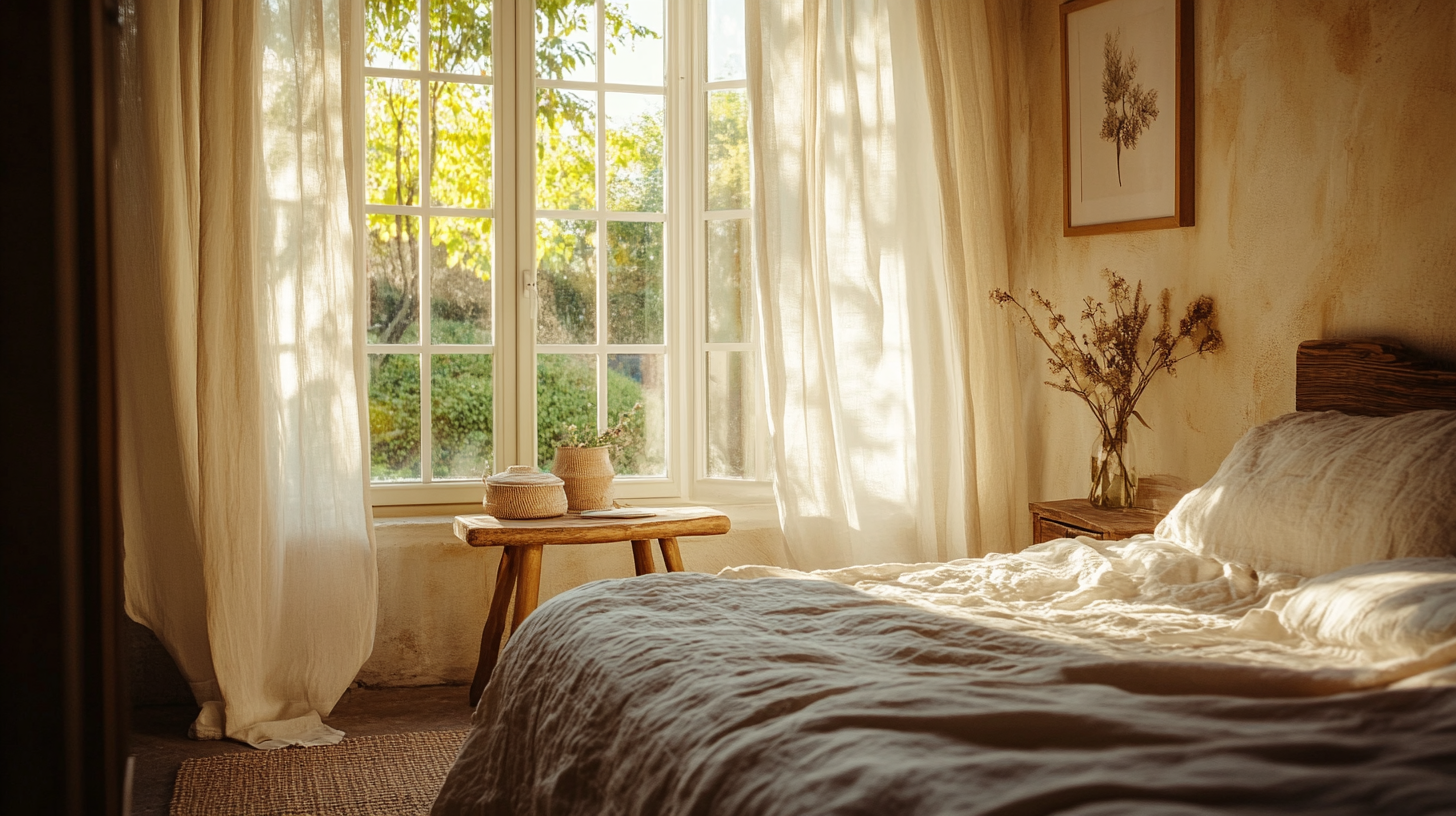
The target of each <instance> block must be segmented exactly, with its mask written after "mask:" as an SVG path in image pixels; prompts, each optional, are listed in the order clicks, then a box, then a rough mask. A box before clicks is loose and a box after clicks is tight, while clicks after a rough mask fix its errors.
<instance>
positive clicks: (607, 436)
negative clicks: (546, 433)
mask: <svg viewBox="0 0 1456 816" xmlns="http://www.w3.org/2000/svg"><path fill="white" fill-rule="evenodd" d="M641 412H642V403H640V402H639V403H637V404H635V405H633V406H632V407H631V408H630V409H629V410H626V411H623V412H622V413H620V414H618V415H617V424H616V425H613V426H612V427H610V428H608V429H606V430H605V431H602V432H601V433H599V434H593V433H591V432H589V431H587V430H586V429H584V428H577V427H576V426H575V425H567V426H566V430H564V431H562V432H561V435H560V436H558V437H557V439H556V447H558V448H599V447H603V446H606V445H610V446H613V447H622V446H625V445H630V444H632V442H633V440H634V436H633V433H632V425H633V420H634V419H636V417H637V415H638V414H639V413H641Z"/></svg>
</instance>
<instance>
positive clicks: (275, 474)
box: [113, 0, 376, 748]
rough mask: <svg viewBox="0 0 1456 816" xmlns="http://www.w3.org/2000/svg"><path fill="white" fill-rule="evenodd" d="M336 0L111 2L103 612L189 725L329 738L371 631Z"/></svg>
mask: <svg viewBox="0 0 1456 816" xmlns="http://www.w3.org/2000/svg"><path fill="white" fill-rule="evenodd" d="M358 5H359V4H357V3H350V2H347V0H268V2H259V0H136V1H135V2H134V3H131V4H128V5H127V6H126V8H125V9H124V11H125V13H124V21H125V36H124V38H123V47H122V52H123V53H122V66H121V71H120V75H121V106H120V115H119V123H120V128H119V129H120V139H119V150H118V162H117V167H116V177H115V178H116V181H115V190H116V192H115V199H114V202H113V209H114V221H113V223H114V225H115V236H116V237H115V251H116V269H117V292H116V307H117V356H118V374H119V388H118V402H119V405H118V408H119V411H118V414H119V442H120V445H119V447H120V471H121V473H120V475H121V488H122V491H121V492H122V505H123V506H122V511H123V522H124V530H125V532H124V535H125V539H124V540H125V551H126V557H125V571H126V606H127V612H128V613H129V614H130V615H131V616H132V617H133V618H134V619H136V620H137V621H139V622H141V623H143V624H145V625H146V626H148V627H150V628H151V629H152V630H153V631H154V632H156V634H157V635H158V637H159V638H160V639H161V641H162V643H163V644H165V645H166V647H167V649H168V650H169V651H170V652H171V654H172V656H173V657H174V658H175V659H176V661H177V664H178V666H179V668H180V669H181V670H182V673H183V675H184V676H185V677H186V678H187V680H188V682H189V683H190V684H191V686H192V690H193V693H194V695H195V696H196V698H197V701H198V703H199V704H200V705H201V706H202V713H201V714H200V715H199V716H198V718H197V721H196V722H195V723H194V724H193V728H192V733H193V735H194V736H195V737H197V738H212V739H216V738H219V737H222V736H224V735H226V736H228V737H232V738H235V739H239V740H242V741H244V742H247V743H249V744H252V745H254V746H257V747H268V748H271V747H280V746H283V745H290V744H325V743H330V742H337V741H338V740H339V738H340V737H341V736H342V734H341V733H340V732H338V731H336V730H334V729H331V728H328V727H327V726H325V725H323V723H322V722H321V717H323V716H327V715H328V714H329V712H330V711H331V709H332V707H333V705H334V703H335V702H337V700H338V699H339V697H340V696H341V695H342V694H343V692H344V690H345V689H346V688H347V687H348V685H349V683H350V682H351V681H352V680H353V678H354V676H355V674H356V672H357V671H358V669H359V666H360V665H361V664H362V663H363V661H364V659H365V658H366V657H368V655H369V652H370V650H371V648H372V646H373V636H374V615H375V585H376V575H375V561H374V545H373V541H372V537H371V532H370V523H369V509H368V504H367V502H366V490H367V481H366V479H367V475H366V470H365V461H366V459H365V456H364V444H365V443H364V440H363V436H362V428H363V427H364V425H363V418H362V416H363V410H364V409H363V403H362V400H361V396H360V393H359V387H358V386H359V382H360V379H359V378H360V377H361V376H362V375H361V374H360V371H361V363H362V356H361V355H360V354H359V352H358V349H359V344H357V343H356V342H355V327H356V319H357V310H358V307H359V301H358V298H357V297H356V287H355V276H354V268H355V265H356V264H357V263H358V262H359V259H358V258H357V254H356V253H357V250H356V247H355V243H354V240H353V237H352V230H351V224H352V217H351V212H352V210H353V208H354V206H355V202H357V201H358V200H359V196H358V195H357V190H356V188H357V185H358V180H357V179H355V178H352V175H353V174H352V173H351V172H350V168H351V167H352V166H353V165H354V162H355V157H354V156H353V155H351V154H349V153H347V151H351V150H353V149H355V148H353V147H352V144H353V140H352V139H351V136H352V131H353V128H354V126H353V122H354V116H355V114H356V111H357V109H356V105H357V99H358V91H359V89H358V88H357V86H356V84H357V80H355V79H353V78H351V77H350V76H348V75H347V74H346V71H347V70H348V68H349V66H350V65H351V64H352V61H353V60H354V59H355V49H358V48H359V47H360V44H359V41H358V37H359V35H360V32H361V30H362V21H361V20H360V19H359V17H360V14H359V10H358V8H357V6H358Z"/></svg>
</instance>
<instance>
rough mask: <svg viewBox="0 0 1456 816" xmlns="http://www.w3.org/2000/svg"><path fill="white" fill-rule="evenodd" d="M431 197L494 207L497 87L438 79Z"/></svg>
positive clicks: (453, 203)
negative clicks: (492, 154) (494, 94)
mask: <svg viewBox="0 0 1456 816" xmlns="http://www.w3.org/2000/svg"><path fill="white" fill-rule="evenodd" d="M430 93H431V94H433V95H434V97H435V98H434V104H433V105H431V106H430V111H431V114H430V115H431V116H432V117H433V118H434V121H433V122H431V123H430V124H431V131H430V144H431V145H432V150H431V151H430V163H431V165H432V166H431V168H430V200H431V201H433V202H434V203H435V204H438V205H440V206H442V207H472V208H476V209H482V210H484V209H489V207H490V205H491V184H492V181H493V175H492V173H493V167H492V164H491V160H490V148H491V144H490V139H491V133H492V132H493V122H492V120H491V104H490V98H491V86H489V85H467V84H462V83H458V82H432V83H430Z"/></svg>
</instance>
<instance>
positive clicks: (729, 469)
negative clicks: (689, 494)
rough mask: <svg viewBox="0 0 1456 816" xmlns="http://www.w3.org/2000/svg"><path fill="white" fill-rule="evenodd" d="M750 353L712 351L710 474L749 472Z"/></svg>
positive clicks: (723, 475)
mask: <svg viewBox="0 0 1456 816" xmlns="http://www.w3.org/2000/svg"><path fill="white" fill-rule="evenodd" d="M750 359H751V358H750V357H749V355H748V353H747V352H743V351H710V352H708V353H707V362H708V394H707V406H708V462H707V465H708V468H707V470H708V476H709V477H710V478H716V479H724V478H726V479H742V478H745V477H746V476H748V443H749V435H748V431H749V423H750V421H751V416H752V414H751V413H750V411H751V406H752V402H751V401H750V399H749V390H748V389H749V388H750V386H751V379H750V371H749V367H748V363H749V360H750Z"/></svg>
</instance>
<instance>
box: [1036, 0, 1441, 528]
mask: <svg viewBox="0 0 1456 816" xmlns="http://www.w3.org/2000/svg"><path fill="white" fill-rule="evenodd" d="M1057 7H1058V2H1057V0H1026V2H1025V3H1023V4H1022V5H1021V7H1020V15H1021V16H1020V20H1019V26H1018V27H1017V28H1016V30H1013V31H1011V32H1009V33H1010V34H1011V36H1013V37H1017V38H1020V39H1021V45H1022V46H1023V48H1022V52H1021V53H1022V54H1023V62H1021V63H1020V64H1017V65H1014V66H1013V67H1012V71H1013V74H1017V75H1016V76H1015V78H1014V80H1013V83H1012V85H1013V94H1012V96H1013V99H1014V105H1013V108H1014V120H1013V122H1014V123H1013V145H1014V148H1013V160H1014V170H1013V187H1014V197H1015V199H1016V220H1015V228H1014V229H1015V232H1016V240H1015V242H1014V244H1015V246H1014V247H1013V256H1014V259H1013V266H1012V270H1011V272H1012V281H1013V285H1014V287H1015V288H1016V289H1017V290H1018V291H1020V292H1025V290H1026V289H1028V288H1032V287H1035V288H1037V289H1039V290H1041V291H1042V293H1044V294H1046V295H1048V296H1049V297H1051V299H1052V300H1053V301H1054V302H1055V303H1057V305H1058V306H1060V307H1061V308H1062V311H1063V312H1064V313H1066V314H1067V315H1068V316H1069V317H1073V318H1074V317H1075V315H1076V314H1077V311H1078V309H1077V306H1078V304H1079V302H1080V300H1081V298H1082V297H1084V296H1085V295H1089V294H1105V291H1106V290H1105V288H1103V284H1102V281H1101V279H1100V277H1099V275H1098V272H1099V270H1100V269H1102V268H1103V267H1111V268H1113V269H1115V270H1117V271H1119V272H1121V273H1122V274H1124V275H1125V276H1127V277H1128V278H1129V279H1130V280H1137V279H1141V280H1142V281H1143V282H1144V284H1145V285H1146V286H1147V287H1148V288H1149V289H1150V290H1151V292H1152V293H1153V295H1154V297H1156V292H1157V291H1158V290H1159V289H1162V288H1164V287H1168V288H1171V289H1172V291H1173V297H1174V308H1175V309H1180V308H1181V306H1182V305H1183V304H1186V303H1187V302H1188V301H1189V300H1191V299H1192V297H1193V296H1195V295H1197V294H1201V293H1206V294H1209V295H1212V296H1213V297H1214V299H1215V300H1216V301H1217V304H1218V309H1219V312H1220V326H1221V328H1222V330H1223V333H1224V337H1225V339H1226V341H1227V348H1226V349H1225V350H1224V351H1223V352H1221V353H1220V354H1219V355H1217V356H1215V357H1212V358H1205V359H1203V360H1197V359H1195V360H1190V361H1188V362H1186V363H1184V364H1183V365H1181V366H1180V367H1179V369H1178V374H1177V376H1176V377H1175V378H1169V377H1167V376H1166V375H1161V376H1162V380H1161V381H1160V382H1157V383H1155V384H1154V385H1153V386H1152V387H1151V388H1150V389H1149V391H1148V393H1147V394H1146V395H1145V396H1144V398H1143V401H1142V403H1141V405H1140V409H1141V410H1140V412H1141V413H1142V414H1143V416H1145V417H1146V418H1147V420H1148V422H1149V423H1150V424H1151V425H1152V426H1153V430H1152V431H1148V430H1145V429H1141V428H1139V429H1138V436H1137V438H1136V439H1135V442H1134V444H1136V446H1137V457H1138V461H1139V462H1140V463H1141V467H1140V470H1141V471H1142V472H1144V473H1150V472H1160V473H1172V474H1176V475H1179V476H1182V477H1184V478H1187V479H1191V480H1194V481H1197V482H1201V481H1203V480H1205V479H1207V478H1208V477H1209V476H1210V475H1212V473H1213V471H1214V470H1215V469H1216V468H1217V467H1218V463H1219V462H1220V461H1221V460H1222V458H1223V457H1224V455H1225V454H1226V453H1227V452H1228V451H1229V448H1230V447H1231V446H1232V445H1233V443H1234V442H1235V441H1236V440H1237V439H1238V438H1239V436H1240V435H1241V434H1242V433H1243V432H1244V431H1245V430H1247V429H1248V428H1249V427H1250V426H1252V425H1254V424H1257V423H1259V422H1262V421H1264V420H1267V419H1270V418H1272V417H1275V416H1277V415H1279V414H1281V413H1284V412H1287V411H1291V410H1293V408H1294V351H1295V347H1296V345H1297V344H1298V343H1299V341H1300V340H1304V339H1310V338H1319V337H1355V336H1372V335H1373V336H1387V337H1396V338H1399V339H1402V340H1404V341H1405V342H1406V343H1408V344H1410V345H1413V346H1415V347H1417V348H1420V349H1422V350H1425V351H1428V352H1431V353H1435V354H1439V355H1441V356H1444V357H1447V358H1452V359H1456V3H1450V2H1433V1H1432V0H1425V2H1422V1H1421V0H1391V1H1390V2H1381V3H1369V2H1358V1H1357V0H1349V1H1348V2H1346V1H1344V0H1341V1H1340V2H1331V1H1330V0H1291V1H1290V2H1280V3H1275V2H1268V0H1222V1H1221V2H1220V1H1218V0H1196V12H1195V26H1196V29H1195V40H1196V49H1195V50H1196V52H1197V62H1196V69H1195V73H1196V79H1195V85H1196V88H1197V97H1198V104H1197V151H1196V155H1197V194H1196V218H1197V220H1196V224H1197V226H1194V227H1191V228H1185V229H1178V230H1158V231H1151V232H1141V233H1130V234H1126V235H1100V236H1091V237H1082V238H1063V237H1062V234H1061V231H1062V214H1061V202H1062V159H1061V90H1060V87H1061V86H1060V40H1059V26H1060V18H1059V15H1058V11H1057ZM1156 319H1157V318H1156V314H1155V315H1154V322H1156ZM1154 330H1155V327H1154V328H1151V329H1149V332H1148V333H1149V334H1151V332H1152V331H1154ZM1032 342H1034V341H1032V340H1031V338H1030V333H1029V332H1026V331H1024V330H1021V329H1018V344H1019V349H1018V351H1019V355H1020V358H1021V367H1022V370H1023V372H1024V385H1023V395H1024V400H1025V402H1024V405H1025V416H1026V420H1027V432H1028V437H1029V439H1028V441H1029V471H1028V472H1029V475H1030V481H1031V491H1030V492H1031V497H1032V498H1033V499H1050V498H1062V497H1067V496H1076V495H1081V494H1084V493H1085V492H1086V483H1087V454H1088V452H1089V450H1090V447H1091V444H1092V440H1093V423H1092V420H1091V416H1090V414H1088V412H1087V409H1086V408H1085V406H1083V405H1082V404H1081V403H1080V402H1079V401H1078V400H1076V398H1074V397H1071V396H1068V395H1065V394H1061V393H1058V392H1054V391H1052V390H1051V389H1050V388H1047V387H1046V386H1044V385H1041V384H1040V383H1041V381H1042V380H1044V379H1046V376H1045V374H1046V369H1045V366H1044V364H1043V362H1042V361H1043V360H1044V359H1045V357H1046V355H1045V354H1044V353H1041V352H1040V351H1039V349H1040V346H1039V345H1038V346H1036V347H1033V346H1032Z"/></svg>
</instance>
